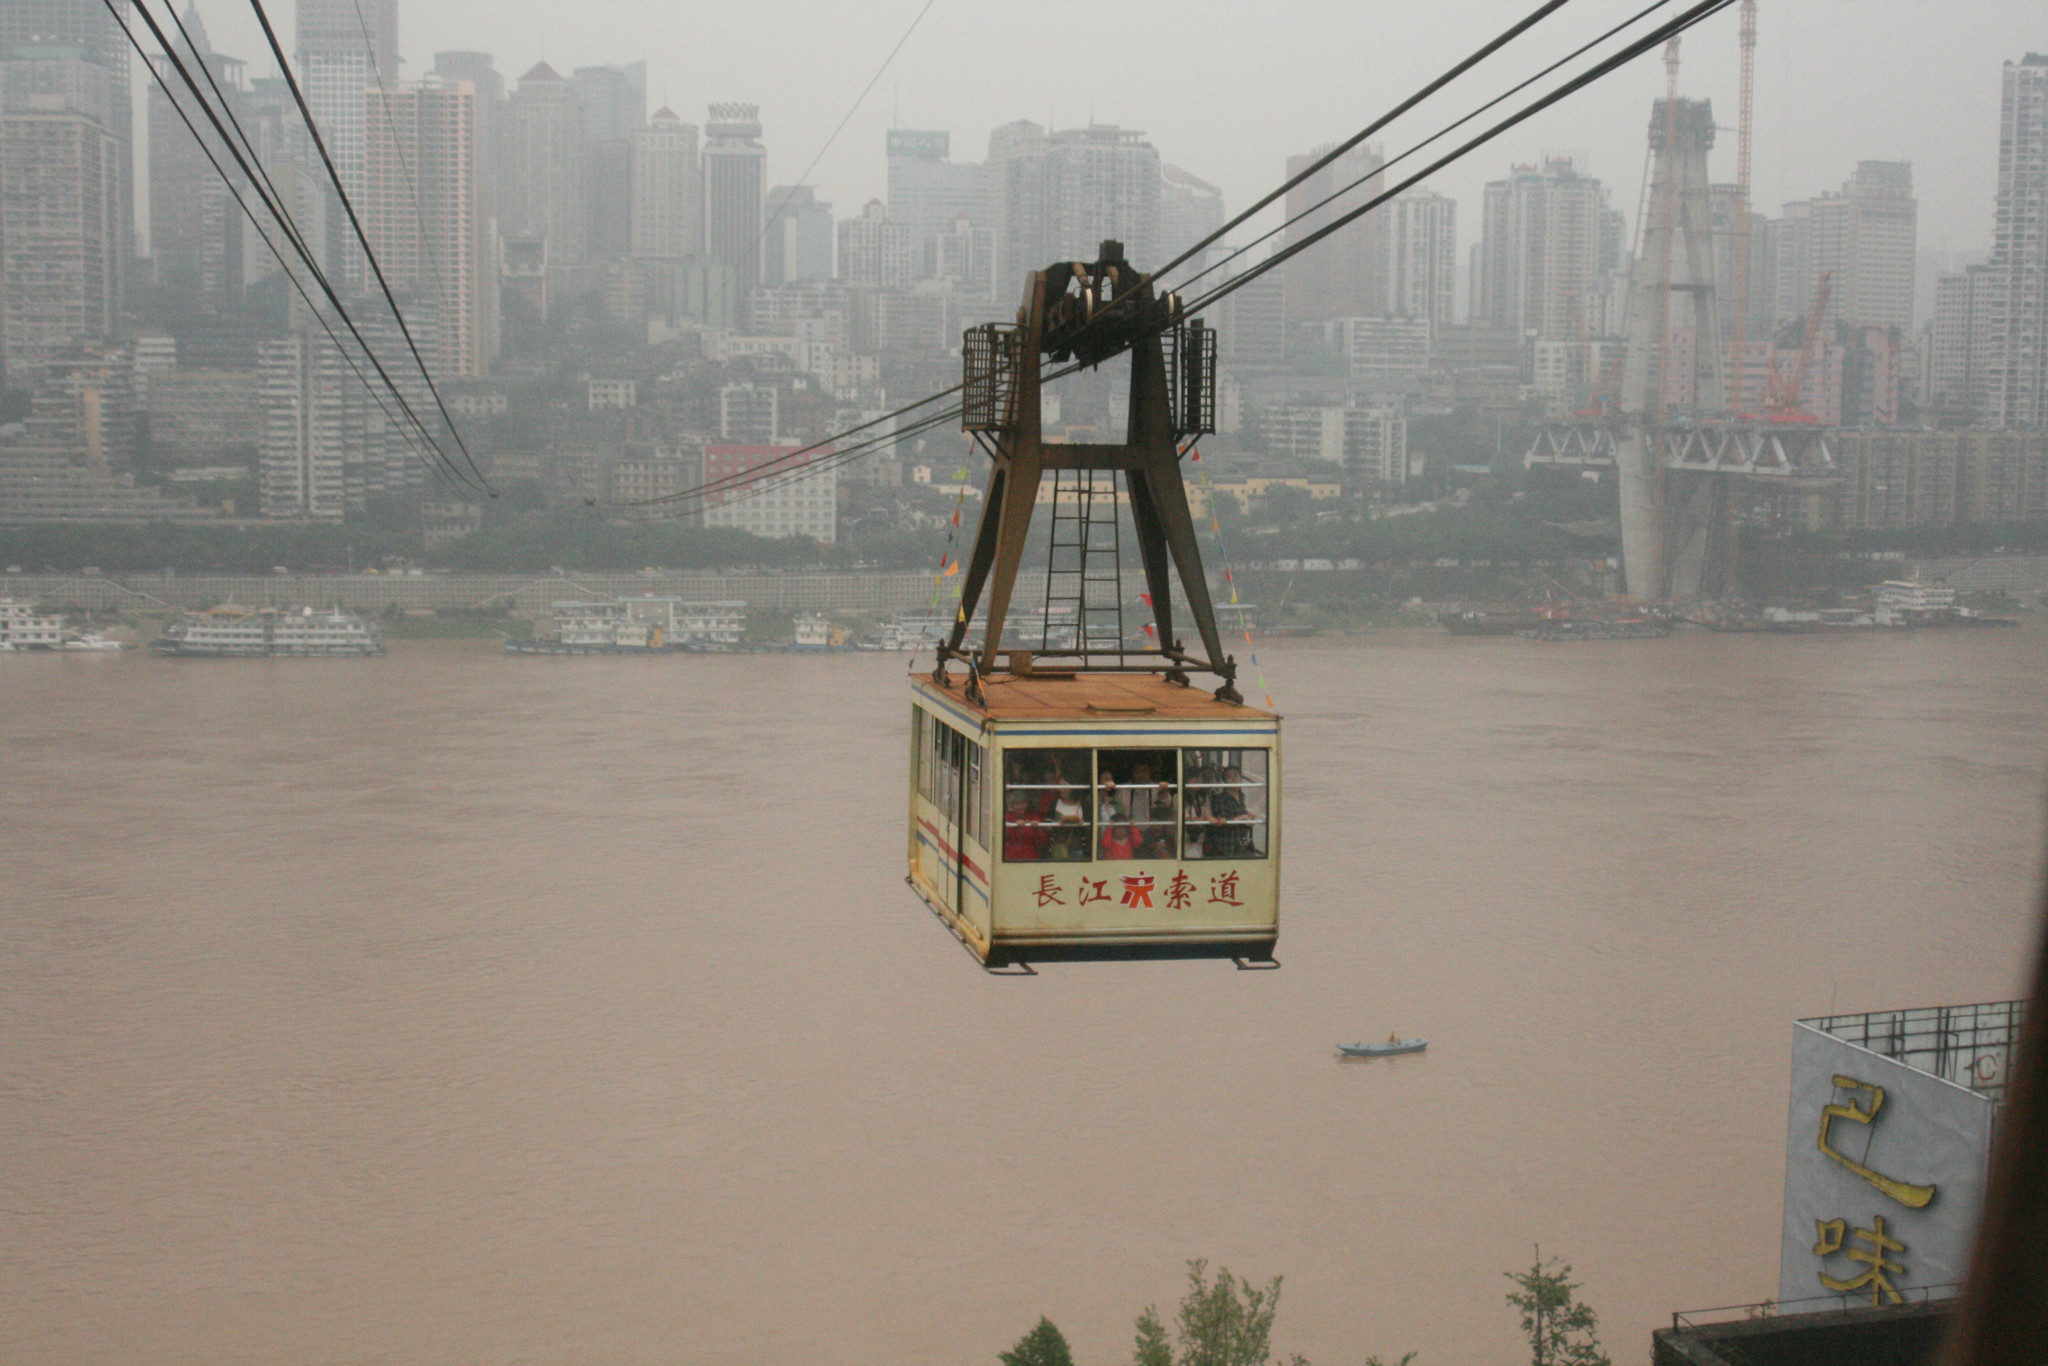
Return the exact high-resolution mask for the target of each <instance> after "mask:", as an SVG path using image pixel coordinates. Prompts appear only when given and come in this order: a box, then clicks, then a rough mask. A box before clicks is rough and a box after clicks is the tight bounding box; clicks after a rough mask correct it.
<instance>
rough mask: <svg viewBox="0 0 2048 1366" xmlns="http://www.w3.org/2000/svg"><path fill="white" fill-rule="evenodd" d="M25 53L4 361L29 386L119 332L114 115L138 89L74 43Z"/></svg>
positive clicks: (12, 133)
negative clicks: (70, 47) (60, 356)
mask: <svg viewBox="0 0 2048 1366" xmlns="http://www.w3.org/2000/svg"><path fill="white" fill-rule="evenodd" d="M16 51H17V53H18V54H20V56H19V57H18V58H17V59H16V60H8V61H0V361H4V363H5V368H6V378H7V382H8V383H10V384H13V385H16V386H25V385H26V384H27V383H30V382H32V381H33V380H35V379H36V378H38V377H40V375H41V372H42V369H43V367H44V365H45V363H46V362H49V361H50V360H52V359H53V358H54V357H55V356H56V355H57V353H58V352H59V351H60V350H61V349H63V348H64V347H66V346H68V345H70V344H72V343H74V342H78V341H82V340H104V339H107V338H109V337H111V336H112V334H113V331H114V319H115V314H116V311H117V310H118V308H119V301H120V293H121V278H122V267H123V266H124V265H125V264H126V262H125V258H124V257H123V255H122V248H123V244H124V243H125V242H126V241H127V236H126V234H125V233H124V232H123V230H122V229H123V226H124V225H123V222H122V219H123V215H124V214H125V213H126V212H127V207H126V203H125V201H124V200H123V198H122V194H121V186H122V171H123V167H122V165H121V157H122V154H123V148H122V144H121V141H120V138H119V137H118V136H117V134H116V132H115V118H114V112H113V111H114V108H115V106H116V105H117V104H118V105H119V106H121V107H122V108H125V107H126V105H127V101H128V92H127V89H126V88H125V87H121V88H119V89H117V88H116V87H115V85H114V83H113V76H112V73H110V72H109V71H108V70H107V69H106V68H105V67H103V66H100V65H97V64H95V63H92V62H86V61H79V60H76V59H74V58H71V57H68V56H66V55H64V53H65V51H66V50H65V49H62V48H53V47H24V48H20V49H16Z"/></svg>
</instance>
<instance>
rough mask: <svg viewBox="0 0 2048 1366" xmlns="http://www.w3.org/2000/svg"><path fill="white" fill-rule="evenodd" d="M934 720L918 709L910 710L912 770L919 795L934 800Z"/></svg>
mask: <svg viewBox="0 0 2048 1366" xmlns="http://www.w3.org/2000/svg"><path fill="white" fill-rule="evenodd" d="M931 743H932V719H931V718H930V717H929V716H926V715H925V714H924V713H923V712H922V711H920V710H918V709H917V708H916V707H912V708H911V709H910V754H911V761H910V768H911V772H912V773H913V774H915V775H916V777H915V779H914V781H915V783H916V785H917V795H918V796H920V797H922V798H924V799H925V800H926V801H930V800H931V799H932V756H931Z"/></svg>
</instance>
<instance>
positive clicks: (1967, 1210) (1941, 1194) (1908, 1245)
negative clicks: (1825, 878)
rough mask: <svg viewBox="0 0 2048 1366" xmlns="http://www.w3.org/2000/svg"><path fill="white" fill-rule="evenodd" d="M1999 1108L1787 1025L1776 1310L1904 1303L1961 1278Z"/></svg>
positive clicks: (1804, 1027) (1806, 1027) (1809, 1029)
mask: <svg viewBox="0 0 2048 1366" xmlns="http://www.w3.org/2000/svg"><path fill="white" fill-rule="evenodd" d="M1995 1110H1996V1105H1995V1103H1994V1102H1993V1101H1992V1100H1991V1099H1990V1098H1989V1097H1987V1096H1985V1095H1982V1094H1979V1093H1977V1092H1975V1091H1973V1090H1971V1089H1970V1088H1969V1087H1967V1086H1963V1085H1958V1084H1957V1083H1955V1082H1954V1081H1950V1080H1946V1079H1944V1078H1942V1077H1940V1076H1936V1075H1932V1074H1930V1073H1928V1072H1924V1071H1921V1070H1919V1069H1918V1068H1915V1067H1912V1066H1909V1065H1908V1064H1906V1063H1904V1062H1901V1061H1899V1060H1897V1059H1895V1058H1891V1057H1886V1056H1884V1055H1882V1054H1880V1053H1877V1052H1874V1051H1872V1050H1870V1049H1868V1048H1864V1047H1861V1046H1859V1045H1857V1044H1855V1043H1851V1042H1848V1041H1846V1040H1844V1039H1840V1038H1836V1037H1834V1036H1832V1035H1830V1034H1829V1033H1827V1032H1825V1031H1824V1030H1821V1029H1817V1028H1814V1027H1813V1025H1812V1024H1811V1023H1806V1022H1802V1023H1800V1024H1797V1025H1795V1026H1794V1030H1793V1043H1792V1094H1791V1106H1790V1112H1789V1116H1788V1126H1787V1131H1786V1147H1785V1210H1784V1235H1783V1242H1782V1244H1781V1250H1780V1261H1779V1273H1778V1299H1779V1302H1780V1303H1781V1304H1783V1305H1785V1306H1787V1307H1788V1308H1791V1307H1794V1306H1800V1302H1802V1301H1807V1302H1811V1301H1816V1300H1821V1299H1829V1300H1835V1301H1838V1302H1847V1303H1864V1302H1867V1303H1870V1304H1899V1303H1903V1302H1904V1301H1905V1300H1907V1299H1909V1298H1918V1297H1920V1295H1922V1294H1935V1295H1939V1294H1941V1293H1943V1292H1944V1291H1946V1290H1947V1289H1948V1288H1949V1287H1952V1286H1954V1285H1955V1284H1956V1283H1957V1282H1959V1281H1960V1280H1961V1279H1962V1276H1963V1270H1964V1268H1965V1266H1966V1265H1967V1262H1968V1259H1969V1252H1970V1241H1971V1236H1972V1234H1973V1233H1974V1231H1975V1228H1976V1223H1977V1214H1978V1211H1979V1209H1980V1208H1981V1206H1982V1202H1983V1192H1984V1177H1985V1169H1986V1164H1987V1162H1988V1158H1989V1153H1990V1144H1991V1122H1992V1117H1993V1114H1994V1112H1995ZM1801 1307H1806V1308H1819V1307H1822V1306H1821V1305H1819V1304H1814V1303H1808V1304H1805V1305H1804V1306H1801Z"/></svg>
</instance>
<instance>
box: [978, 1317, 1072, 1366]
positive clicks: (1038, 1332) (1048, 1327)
mask: <svg viewBox="0 0 2048 1366" xmlns="http://www.w3.org/2000/svg"><path fill="white" fill-rule="evenodd" d="M996 1355H997V1356H998V1357H1000V1358H1001V1359H1002V1363H1003V1366H1074V1353H1073V1351H1072V1349H1070V1348H1069V1347H1068V1346H1067V1337H1066V1334H1064V1333H1062V1332H1060V1330H1059V1328H1058V1327H1057V1326H1056V1325H1055V1324H1054V1323H1053V1321H1052V1320H1051V1319H1049V1318H1046V1317H1045V1316H1044V1315H1040V1316H1039V1319H1038V1326H1037V1327H1036V1328H1033V1329H1032V1330H1031V1331H1030V1332H1028V1333H1026V1334H1025V1335H1024V1336H1023V1337H1021V1338H1018V1339H1017V1345H1016V1346H1015V1347H1012V1348H1011V1349H1010V1350H1009V1351H1007V1352H997V1353H996Z"/></svg>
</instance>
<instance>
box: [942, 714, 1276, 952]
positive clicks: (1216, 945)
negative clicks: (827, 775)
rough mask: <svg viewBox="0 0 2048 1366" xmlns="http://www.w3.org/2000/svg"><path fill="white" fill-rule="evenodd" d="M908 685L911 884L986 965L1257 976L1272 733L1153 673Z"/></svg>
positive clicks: (1272, 909)
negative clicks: (1188, 962) (1216, 966)
mask: <svg viewBox="0 0 2048 1366" xmlns="http://www.w3.org/2000/svg"><path fill="white" fill-rule="evenodd" d="M976 691H978V693H979V695H980V697H981V698H982V704H980V705H977V704H976V703H975V702H972V701H969V700H968V699H967V697H966V696H965V695H963V690H962V689H961V688H959V687H940V686H938V685H937V684H935V683H933V682H932V681H931V680H930V679H929V678H928V677H918V678H915V679H913V681H912V701H911V744H912V755H911V784H910V883H911V885H912V886H913V887H915V888H916V889H917V892H918V895H920V896H922V897H923V898H924V900H925V902H926V903H927V904H928V905H929V906H930V907H931V909H932V910H933V911H934V912H935V913H936V914H937V915H938V916H939V917H940V919H942V920H944V921H945V922H946V924H947V925H948V926H949V927H950V928H951V929H952V931H953V933H954V934H955V935H957V936H959V938H960V940H961V942H962V943H964V944H966V945H967V947H968V949H969V950H970V951H971V952H973V954H974V955H975V956H976V957H977V958H979V959H980V960H981V961H982V963H983V964H984V965H985V966H988V967H1003V966H1007V965H1009V964H1013V963H1031V962H1046V961H1054V960H1070V959H1089V958H1236V959H1240V960H1248V961H1256V962H1270V961H1272V957H1273V945H1274V941H1275V939H1276V938H1277V936H1278V932H1279V912H1280V905H1279V889H1280V844H1279V832H1280V718H1279V717H1278V716H1276V715H1274V714H1273V713H1271V712H1266V711H1260V710H1258V709H1257V708H1254V707H1247V706H1243V705H1240V704H1234V703H1230V702H1223V701H1218V700H1216V699H1215V698H1213V697H1211V696H1210V695H1209V694H1208V693H1205V692H1202V691H1200V690H1198V689H1195V688H1191V687H1186V686H1183V685H1181V684H1178V683H1173V682H1168V681H1167V680H1165V679H1163V678H1161V677H1159V676H1158V675H1156V674H1137V673H1129V674H1126V673H1094V674H1090V673H1079V674H1029V673H1027V674H1025V675H1023V676H1015V675H1006V674H998V675H996V676H993V677H989V678H985V679H983V680H982V681H981V685H980V687H979V689H978V690H976Z"/></svg>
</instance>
